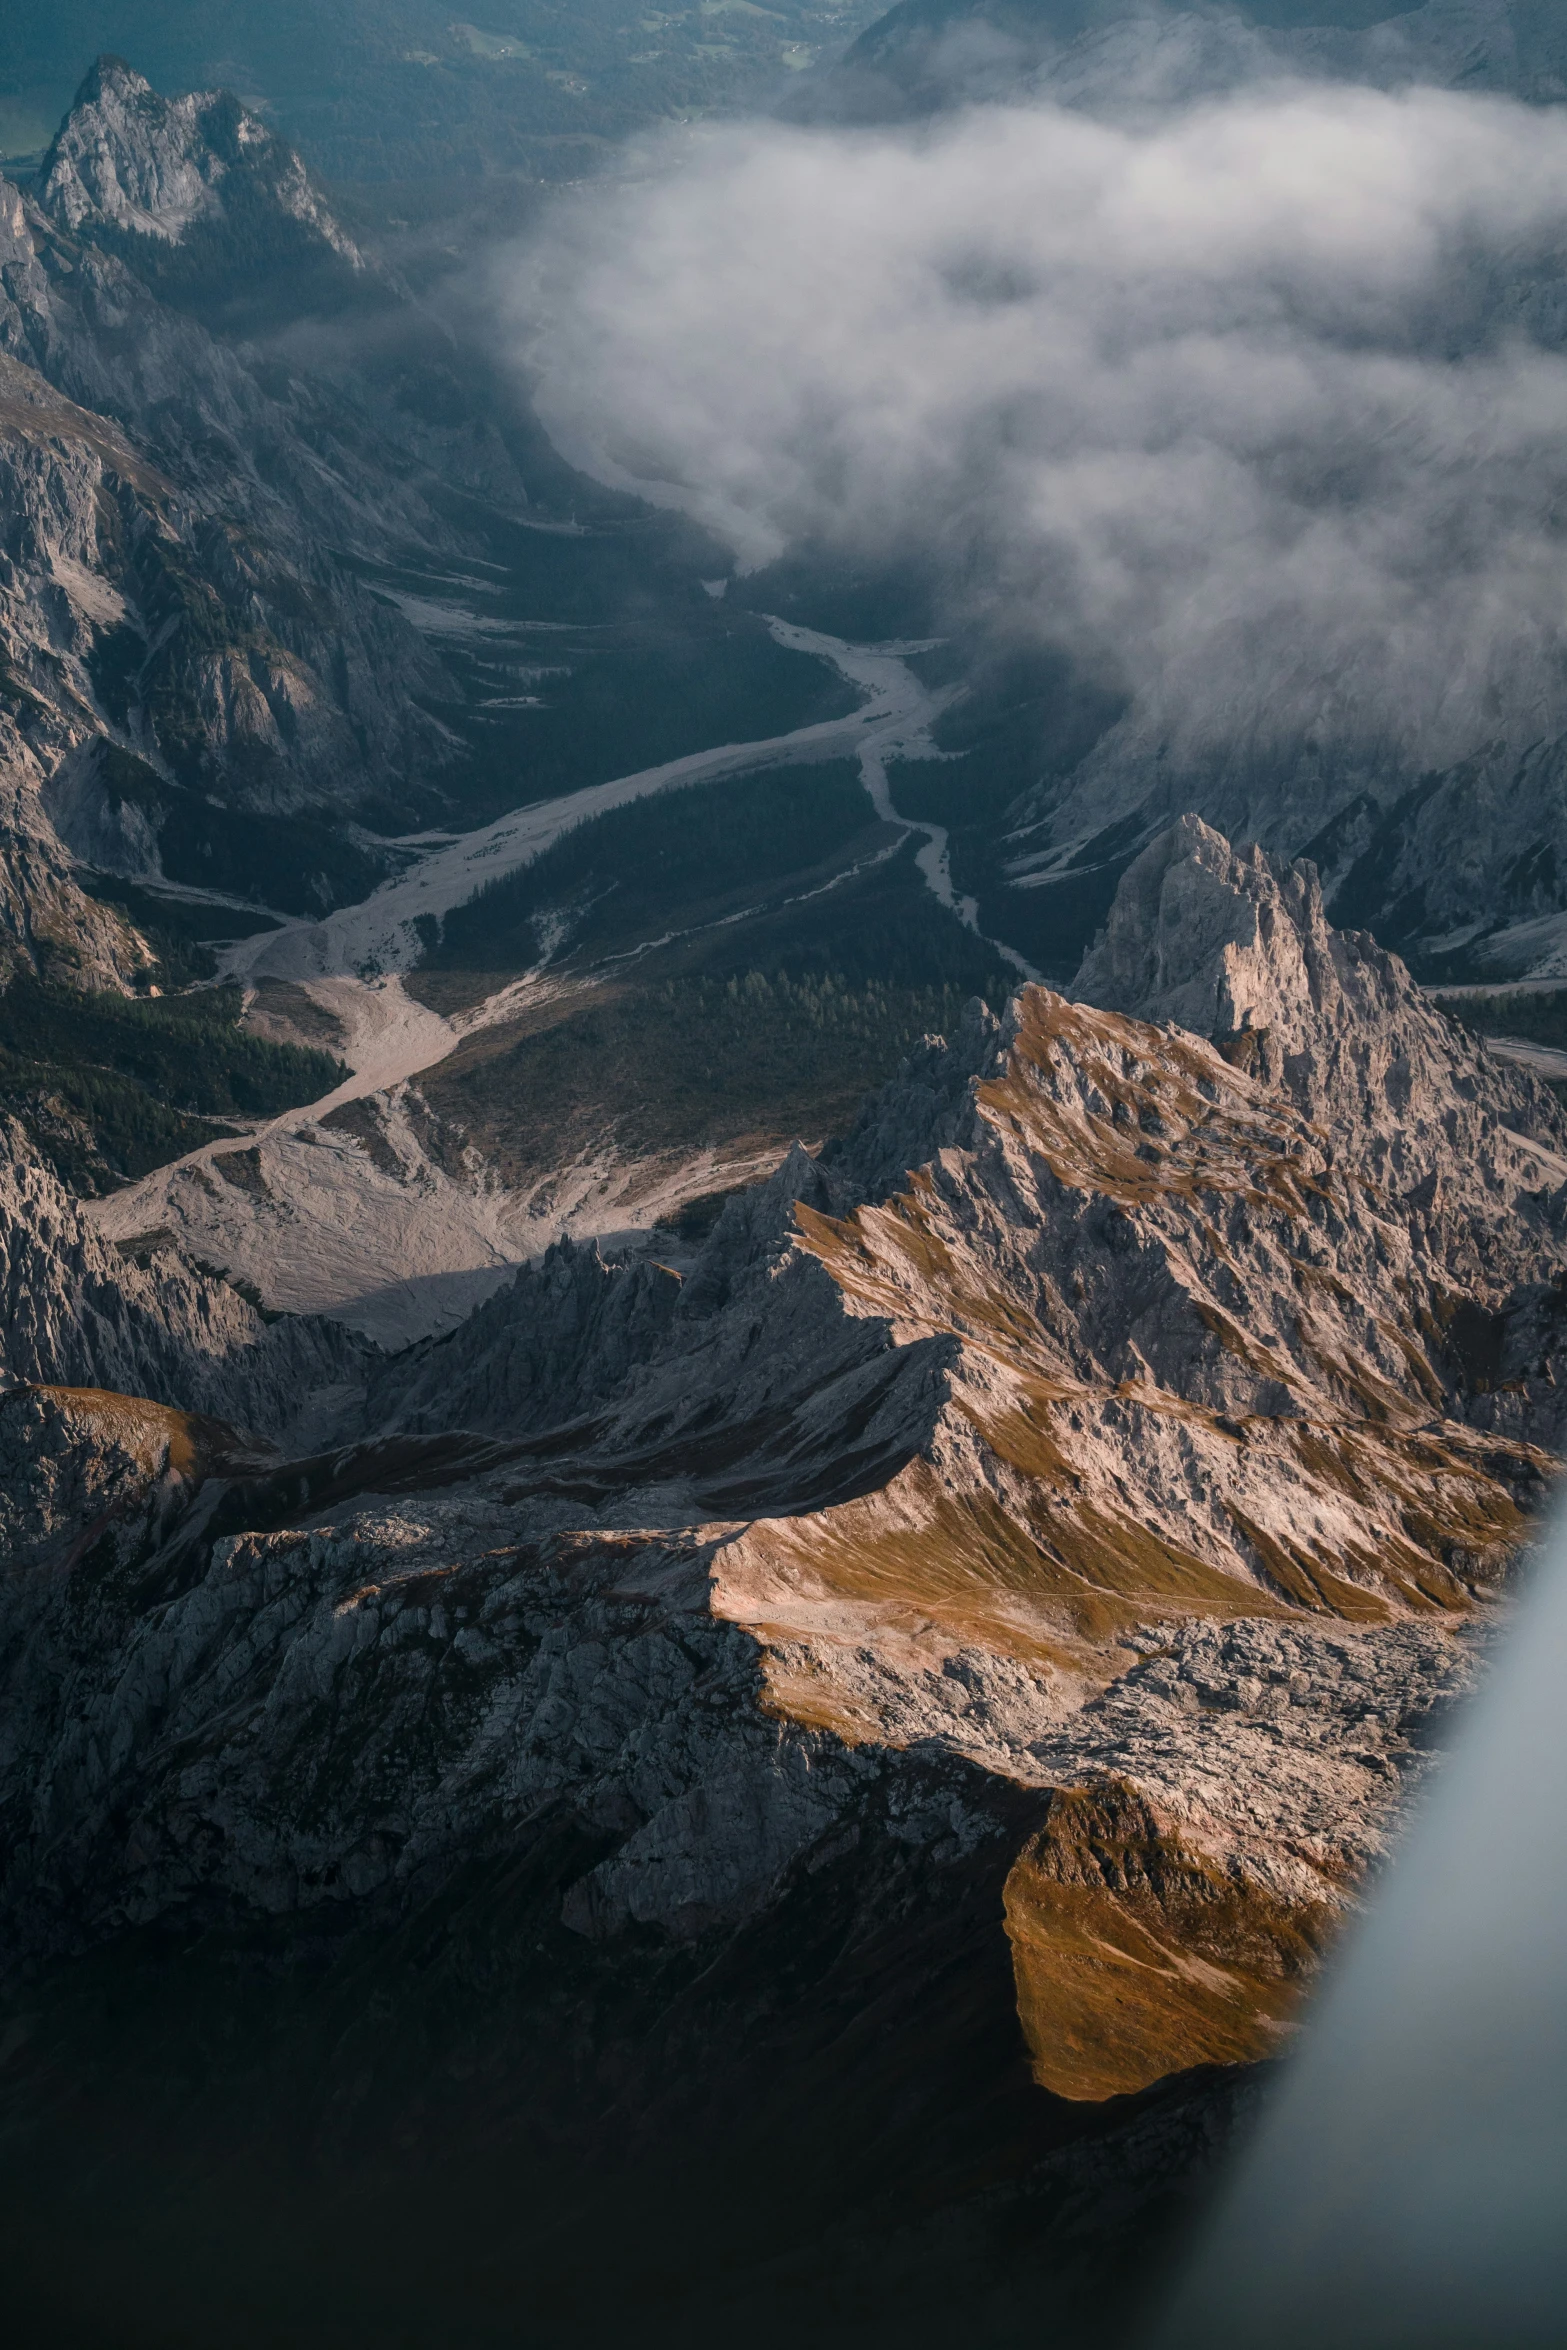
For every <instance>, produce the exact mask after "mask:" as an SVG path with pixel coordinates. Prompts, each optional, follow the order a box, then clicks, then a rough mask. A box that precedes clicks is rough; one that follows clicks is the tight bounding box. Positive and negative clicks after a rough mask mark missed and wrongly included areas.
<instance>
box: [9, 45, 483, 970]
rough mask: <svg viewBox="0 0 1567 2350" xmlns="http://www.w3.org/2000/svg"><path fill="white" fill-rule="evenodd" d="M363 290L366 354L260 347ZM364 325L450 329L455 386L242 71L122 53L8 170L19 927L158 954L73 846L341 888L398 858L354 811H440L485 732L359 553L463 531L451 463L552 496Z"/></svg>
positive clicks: (316, 890) (194, 875)
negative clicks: (444, 708) (168, 63)
mask: <svg viewBox="0 0 1567 2350" xmlns="http://www.w3.org/2000/svg"><path fill="white" fill-rule="evenodd" d="M345 304H346V305H347V312H346V315H347V317H348V319H349V321H350V325H349V328H348V330H347V342H346V344H345V352H346V356H344V357H341V358H338V359H336V360H334V359H333V358H332V357H331V356H330V355H328V356H327V357H326V358H325V359H324V360H323V362H322V363H321V364H319V365H317V366H316V367H315V368H314V369H313V370H312V371H310V372H309V373H303V372H297V371H294V370H292V369H290V368H289V367H288V366H286V365H283V364H280V363H279V362H277V360H276V359H275V357H274V355H273V354H272V353H271V352H269V351H268V350H267V349H266V348H265V347H263V346H253V345H252V344H250V343H248V342H246V341H245V340H243V339H242V337H243V335H244V334H245V333H248V332H258V331H262V330H264V331H265V333H266V334H268V335H275V334H276V333H278V332H280V331H282V330H285V329H287V328H289V327H290V326H291V325H294V326H297V325H298V324H299V323H300V320H301V318H302V317H308V316H309V315H310V314H311V312H312V308H313V306H314V307H317V308H319V307H321V306H322V305H325V306H326V307H327V308H329V309H330V310H331V312H332V313H333V315H334V316H336V317H339V318H341V317H343V316H344V315H345ZM361 313H363V314H364V317H363V319H361V317H360V314H361ZM356 319H359V320H360V323H362V324H365V325H366V331H367V332H369V333H370V335H371V338H372V341H373V340H374V337H375V335H376V334H380V335H381V336H382V337H383V339H384V338H385V337H387V336H390V337H391V340H392V343H393V344H394V345H397V346H398V347H399V348H400V347H401V345H400V344H399V337H401V338H403V340H404V341H406V340H407V339H408V338H409V337H410V336H411V337H412V338H413V341H414V343H415V344H418V345H419V347H420V348H421V349H423V347H424V345H430V347H431V350H432V351H433V354H434V355H433V357H430V356H429V355H428V354H427V355H426V357H425V358H424V359H421V360H420V361H419V362H418V363H417V364H414V363H413V362H411V361H409V360H408V359H407V357H406V354H405V356H404V359H403V361H402V362H401V364H400V369H399V371H398V382H399V384H400V385H401V386H403V388H404V389H406V379H407V377H408V375H409V370H410V366H412V368H413V373H414V375H416V376H418V377H419V381H420V383H425V378H426V377H429V379H430V381H431V382H433V381H434V380H435V378H436V377H440V380H441V381H442V382H444V380H445V379H444V376H443V375H442V374H441V370H442V367H443V366H444V365H445V362H446V358H447V356H448V355H446V354H444V352H443V350H442V349H440V348H439V347H438V346H440V342H441V337H440V333H439V331H438V330H437V329H435V328H434V327H433V325H432V324H422V325H421V324H419V323H417V322H415V321H414V314H413V311H412V307H411V305H410V302H409V299H408V297H407V296H406V294H404V293H403V291H402V290H401V289H400V288H398V287H397V286H396V285H395V284H394V283H393V282H392V281H391V280H390V279H388V278H386V277H385V276H384V274H382V273H378V272H377V271H375V270H374V269H372V268H370V267H369V266H368V265H366V264H365V263H364V261H363V260H362V257H361V256H360V255H359V254H358V252H357V251H356V249H355V248H354V246H353V244H352V241H351V240H350V239H348V238H347V237H346V236H345V235H344V233H343V232H342V230H341V229H340V228H339V227H338V226H337V225H336V223H335V222H334V221H333V219H332V217H331V215H330V212H329V211H328V209H327V208H326V206H325V205H324V203H323V202H322V200H321V198H320V195H319V193H318V192H317V191H316V190H315V189H314V188H313V187H312V185H311V184H310V182H309V179H308V177H307V175H306V174H305V173H304V171H303V168H302V166H301V165H300V164H299V162H298V159H297V157H295V156H294V155H293V154H292V152H291V151H290V150H288V149H287V148H286V147H284V146H283V145H282V144H281V143H280V142H279V141H278V140H277V139H275V138H274V137H273V135H272V134H271V133H270V132H268V131H267V130H266V129H265V128H264V126H263V125H261V124H260V123H258V122H257V121H256V120H255V119H254V117H252V116H250V115H248V114H247V113H246V112H245V110H244V109H243V108H242V107H240V106H239V105H238V104H237V102H236V101H235V100H233V99H232V98H230V97H227V96H224V95H214V94H207V95H203V96H198V97H195V98H189V99H181V100H178V101H166V100H164V99H162V98H161V97H159V96H158V95H157V94H156V93H155V92H154V91H152V90H151V89H150V88H149V86H148V85H147V83H146V82H145V81H143V80H142V79H141V77H140V76H138V75H136V74H134V73H132V72H131V71H130V70H129V69H128V68H127V67H125V66H123V65H120V64H119V63H118V62H116V61H114V60H106V61H101V63H100V65H99V67H98V68H96V69H95V70H94V72H93V74H92V75H90V76H89V78H88V80H87V82H86V83H85V84H84V85H83V88H82V90H81V92H80V93H79V95H78V99H77V102H76V104H75V106H74V107H73V109H72V111H71V113H70V114H69V115H68V117H67V119H66V121H65V123H64V124H63V125H62V127H61V130H60V132H59V135H58V137H57V138H56V140H55V142H54V145H53V147H52V148H51V150H50V152H49V155H48V157H47V158H46V161H45V164H44V167H43V169H42V170H41V172H40V174H39V175H38V178H37V180H36V182H35V183H34V184H33V186H32V188H31V190H30V192H29V193H27V194H26V195H24V194H23V193H22V192H21V191H20V190H19V189H17V188H15V187H13V186H11V185H10V184H9V183H8V182H5V181H0V545H3V548H4V554H5V558H6V560H5V564H4V570H3V575H0V790H3V792H4V795H5V810H6V820H5V836H4V837H5V842H6V851H5V855H6V861H7V864H8V866H9V869H10V870H9V876H8V880H7V882H6V883H5V884H4V885H0V920H3V922H4V925H5V931H6V933H7V935H8V936H9V937H10V938H11V939H12V941H14V945H13V949H12V952H13V955H14V956H19V957H20V958H21V959H22V960H23V961H24V962H27V963H30V964H33V965H35V966H36V965H38V963H39V960H40V950H45V951H46V954H52V955H53V956H54V957H55V959H56V962H57V963H58V964H59V966H60V968H59V970H58V972H57V974H56V975H57V976H67V977H69V976H71V968H70V966H71V963H72V958H73V957H74V959H75V966H76V971H77V975H78V976H79V977H80V978H82V979H84V980H86V981H88V982H90V983H94V984H106V985H110V986H117V985H124V984H126V983H128V982H129V981H130V980H132V979H134V976H135V974H136V971H137V970H138V968H140V967H143V966H144V965H145V961H146V955H145V950H144V949H142V948H140V947H139V945H138V942H137V941H136V940H135V939H134V938H133V937H128V936H126V935H125V932H124V927H123V925H117V924H116V922H115V920H114V918H113V917H112V916H109V915H106V914H104V913H102V912H99V911H95V910H94V909H93V907H92V905H91V903H90V901H88V900H86V899H84V898H83V897H82V896H81V894H80V893H79V892H78V891H76V890H74V889H73V887H72V885H71V882H70V878H69V871H68V865H69V861H70V859H71V858H73V857H74V858H77V859H81V860H83V861H85V862H87V863H88V864H91V865H96V866H98V867H100V868H102V869H105V870H107V871H109V872H112V873H116V874H122V875H153V876H156V875H158V874H159V873H160V872H162V873H164V874H166V875H167V876H168V877H169V878H171V879H174V880H176V881H178V882H180V883H182V884H185V885H187V886H189V885H194V886H197V887H201V888H209V889H211V888H215V889H217V890H218V891H219V892H220V893H223V894H226V895H230V896H234V897H239V898H257V899H260V900H261V901H262V902H269V901H270V902H273V903H278V904H281V905H283V906H285V907H287V908H294V909H296V910H301V911H305V910H310V911H316V910H320V909H322V908H324V907H326V906H327V905H330V904H333V903H336V902H338V901H339V900H340V899H341V898H342V897H343V896H344V894H345V893H346V894H361V893H362V892H363V891H364V890H366V889H368V888H370V887H372V886H373V884H374V882H375V881H376V879H377V878H379V877H380V875H381V874H382V873H383V872H384V871H385V870H386V869H387V858H386V855H385V853H384V852H383V851H381V850H380V849H379V848H378V847H377V846H376V844H375V843H374V841H373V840H371V838H370V837H369V836H368V834H363V833H361V834H357V835H353V836H350V835H348V834H346V833H345V828H344V825H343V821H342V819H343V817H344V816H345V814H346V813H347V812H349V811H350V810H352V811H354V812H356V813H358V814H359V815H360V816H361V817H363V818H367V819H368V820H369V822H370V824H371V826H372V828H375V829H379V830H380V831H382V832H397V831H399V830H407V829H410V828H412V827H416V826H417V825H418V824H419V823H420V822H421V821H426V820H427V818H428V812H429V810H430V808H431V807H432V806H433V805H437V804H439V803H440V801H441V795H442V793H443V791H444V789H445V779H446V778H447V776H448V774H449V772H450V770H451V769H452V767H453V763H454V758H455V756H456V754H457V752H458V750H459V749H460V746H459V745H457V744H456V743H455V741H454V739H453V738H452V737H451V735H450V734H449V733H448V732H447V731H446V730H445V729H444V728H443V727H441V726H440V725H439V724H437V722H436V721H435V720H434V719H432V718H431V717H430V716H429V715H428V714H427V712H426V710H425V708H424V707H423V706H422V704H423V703H424V702H427V701H429V700H431V699H432V698H434V699H439V698H441V697H442V696H443V695H449V693H450V691H451V688H450V682H449V680H448V679H447V678H446V675H445V672H444V670H443V668H442V666H441V664H440V662H439V660H438V659H437V658H436V657H435V656H434V654H432V652H431V651H430V650H429V648H428V647H427V645H426V643H425V641H424V640H423V639H422V638H421V637H419V636H418V635H417V634H416V633H415V632H414V630H413V629H412V628H410V627H409V625H408V624H407V623H406V621H405V620H404V619H403V617H402V615H401V613H400V612H399V611H397V610H396V609H395V608H394V607H393V606H392V605H391V604H390V603H389V602H387V601H386V600H384V599H382V598H378V597H377V596H375V595H373V594H372V593H370V592H369V590H368V589H367V588H366V587H365V586H364V585H363V583H362V580H361V579H360V578H359V577H358V576H357V575H356V573H355V571H354V569H353V568H352V567H351V565H349V564H347V563H345V562H344V561H343V559H342V554H343V551H344V550H346V551H347V552H348V553H349V554H350V555H351V556H352V557H354V558H355V559H365V560H369V561H370V562H385V561H388V560H394V559H396V558H398V557H400V556H401V555H403V554H404V553H405V551H406V550H407V549H409V548H411V547H418V548H420V549H423V550H440V549H448V548H450V549H454V550H455V548H456V547H457V545H458V543H459V538H458V534H456V533H455V532H454V529H453V526H452V524H451V523H450V522H449V521H448V520H447V519H446V518H445V516H444V515H443V513H442V512H441V511H439V510H438V508H439V505H440V501H441V499H442V498H443V497H444V495H445V489H444V487H442V488H437V486H436V473H437V471H438V472H439V474H440V475H441V477H443V482H444V484H445V485H450V484H451V483H453V482H455V483H457V484H459V485H461V484H462V483H463V482H465V481H466V480H468V479H469V478H470V477H473V478H474V479H475V480H477V481H481V482H482V484H483V486H484V488H485V490H486V491H487V492H488V493H489V494H491V495H492V496H495V495H498V496H499V497H500V498H501V499H502V500H504V501H510V502H512V503H514V504H515V505H517V506H519V507H520V506H524V505H525V504H526V502H527V501H526V492H525V491H524V490H523V488H522V485H521V483H520V481H519V480H518V479H517V478H516V475H515V469H514V468H513V467H512V466H511V465H510V462H509V460H508V459H507V458H506V456H505V451H504V447H503V441H502V437H501V436H500V435H499V434H498V433H497V432H496V431H495V430H494V429H493V428H492V429H490V430H489V431H488V433H486V432H485V431H483V430H478V429H477V428H475V427H474V425H473V421H472V419H466V420H465V419H463V418H459V419H458V420H457V422H456V423H455V424H454V425H453V426H451V427H450V428H443V427H438V426H432V425H431V424H429V423H427V422H426V421H424V418H423V415H422V412H421V411H422V409H423V408H424V407H427V406H429V405H430V404H431V399H433V397H434V395H433V394H431V395H430V396H429V397H428V398H426V399H424V400H421V398H420V397H419V396H418V387H417V386H416V387H415V396H414V397H413V399H412V400H411V402H406V403H405V404H403V405H401V406H400V405H399V401H398V399H397V398H395V397H393V396H392V394H391V392H390V391H389V390H388V388H387V384H386V382H384V381H383V380H381V376H380V375H378V373H377V371H376V370H375V369H373V368H363V367H360V366H358V365H357V362H356V360H355V358H354V343H353V325H352V322H353V321H354V320H356ZM421 337H422V338H423V341H422V343H421V342H420V338H421ZM420 367H423V369H424V374H423V375H420V373H419V370H420ZM432 368H433V370H434V375H431V369H432ZM382 373H383V374H384V371H382ZM425 390H426V392H427V393H428V392H429V385H428V383H425ZM435 404H436V405H439V402H438V401H437V402H436V403H435ZM447 405H448V406H449V405H450V403H449V402H448V403H447ZM458 405H459V406H460V405H461V403H460V402H459V403H458ZM432 492H433V493H434V494H433V495H432Z"/></svg>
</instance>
